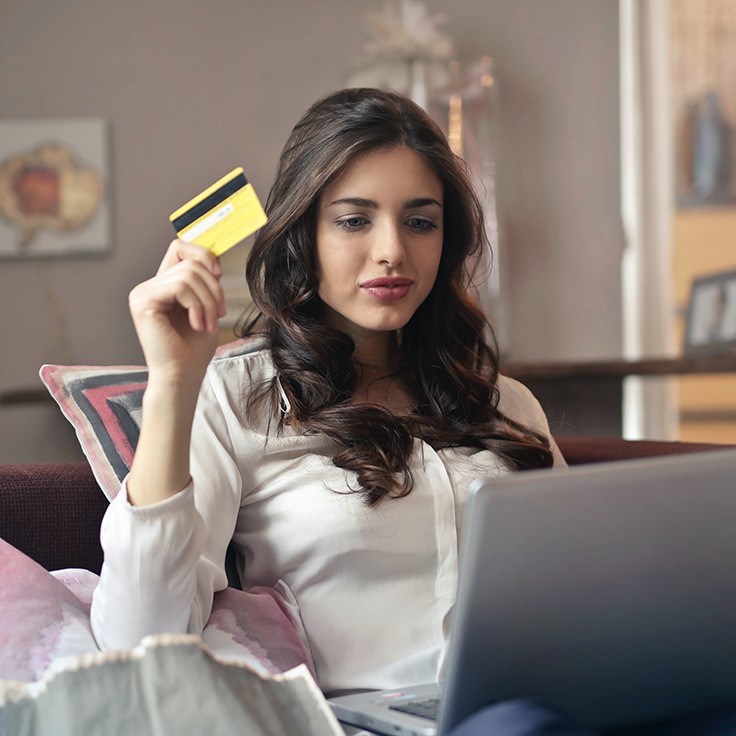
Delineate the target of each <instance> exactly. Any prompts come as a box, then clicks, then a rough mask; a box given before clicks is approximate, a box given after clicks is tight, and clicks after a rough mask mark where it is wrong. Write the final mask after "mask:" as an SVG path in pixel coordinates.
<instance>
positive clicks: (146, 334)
mask: <svg viewBox="0 0 736 736" xmlns="http://www.w3.org/2000/svg"><path fill="white" fill-rule="evenodd" d="M221 276H222V269H221V267H220V263H219V261H218V260H217V258H216V257H215V256H214V255H213V254H212V253H211V252H210V251H208V250H207V249H206V248H203V247H202V246H199V245H196V244H194V243H185V242H184V241H182V240H174V241H173V242H172V243H171V245H170V246H169V248H168V250H167V251H166V255H165V256H164V259H163V261H162V262H161V265H160V267H159V269H158V272H157V273H156V275H155V276H154V277H153V278H151V279H149V280H148V281H144V282H143V283H141V284H138V286H136V287H134V288H133V290H132V291H131V292H130V296H129V304H130V313H131V315H132V317H133V323H134V324H135V329H136V332H137V334H138V340H139V341H140V344H141V348H142V349H143V354H144V356H145V359H146V365H147V366H148V370H149V376H150V375H151V374H156V375H160V376H166V377H167V378H168V379H169V380H174V381H182V380H185V379H186V378H187V377H189V378H190V379H191V380H192V381H193V382H195V383H196V384H197V385H198V384H199V382H201V379H202V376H203V375H204V372H205V370H206V368H207V364H208V363H209V361H210V360H211V359H212V356H213V355H214V352H215V348H216V347H217V335H218V318H220V317H223V316H224V315H225V297H224V293H223V289H222V285H221V283H220V277H221Z"/></svg>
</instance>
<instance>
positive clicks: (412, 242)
mask: <svg viewBox="0 0 736 736" xmlns="http://www.w3.org/2000/svg"><path fill="white" fill-rule="evenodd" d="M443 204H444V201H443V187H442V183H441V182H440V180H439V178H438V177H437V175H436V174H435V173H434V172H433V171H432V169H431V168H430V167H429V166H428V165H427V163H426V162H425V161H424V159H423V158H422V157H421V156H420V155H419V154H417V153H416V152H414V151H413V150H412V149H410V148H405V147H396V148H389V149H380V150H377V151H373V152H371V153H367V154H365V155H364V156H361V157H359V158H358V159H356V160H355V161H353V162H352V164H350V165H349V166H348V167H347V168H346V170H345V171H344V172H343V173H342V174H341V175H340V176H339V177H338V178H337V179H336V180H335V181H334V182H333V183H332V184H331V185H330V186H328V187H327V188H326V189H325V190H324V192H323V193H322V196H321V197H320V200H319V207H318V215H317V276H318V279H319V295H320V297H321V298H322V301H323V302H324V303H325V305H326V306H327V319H328V321H329V322H330V324H332V325H333V326H335V327H336V328H338V329H340V330H342V331H343V332H345V333H347V334H348V335H350V336H351V337H352V338H353V340H355V342H356V344H359V343H360V341H361V340H363V339H365V338H366V337H368V336H371V335H373V336H375V335H374V333H376V332H389V331H392V330H397V329H400V328H402V327H404V326H405V325H406V324H407V322H408V321H409V320H410V319H411V317H412V315H413V314H414V312H415V311H416V310H417V307H419V305H420V304H421V303H422V302H423V301H424V300H425V299H426V297H427V295H428V294H429V292H430V291H431V289H432V286H433V284H434V281H435V277H436V276H437V268H438V266H439V263H440V256H441V255H442V237H443V233H442V219H443V218H442V208H443Z"/></svg>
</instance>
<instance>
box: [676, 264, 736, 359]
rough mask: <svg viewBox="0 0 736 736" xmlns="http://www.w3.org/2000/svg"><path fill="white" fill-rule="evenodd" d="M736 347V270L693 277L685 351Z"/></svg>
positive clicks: (708, 351) (722, 350)
mask: <svg viewBox="0 0 736 736" xmlns="http://www.w3.org/2000/svg"><path fill="white" fill-rule="evenodd" d="M733 349H736V271H727V272H724V273H718V274H713V275H710V276H703V277H701V278H697V279H695V280H694V281H693V284H692V289H691V291H690V303H689V304H688V310H687V324H686V329H685V347H684V352H685V353H686V354H688V355H693V354H696V355H717V354H719V353H725V352H728V351H729V350H733Z"/></svg>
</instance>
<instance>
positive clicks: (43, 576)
mask: <svg viewBox="0 0 736 736" xmlns="http://www.w3.org/2000/svg"><path fill="white" fill-rule="evenodd" d="M0 570H2V573H3V583H2V585H0V685H1V684H2V683H1V681H2V680H19V681H22V682H36V681H37V680H40V679H41V677H42V676H43V674H44V672H45V671H46V669H47V668H48V667H49V666H50V665H51V664H52V663H53V662H56V661H58V660H59V659H61V658H64V657H74V656H77V655H81V654H84V653H88V652H96V651H98V649H97V644H96V642H95V639H94V636H93V635H92V627H91V624H90V620H89V610H90V604H91V602H92V594H93V592H94V589H95V587H96V586H97V583H98V581H99V577H98V576H97V575H95V574H94V573H91V572H89V571H87V570H76V569H67V570H57V571H56V572H53V573H50V572H48V571H46V570H44V569H43V567H41V565H39V564H38V563H37V562H35V561H34V560H32V559H31V558H30V557H28V556H26V555H24V554H23V553H22V552H21V551H20V550H18V549H16V548H15V547H13V546H12V545H10V544H8V543H7V542H5V541H4V540H2V539H0ZM202 641H203V642H204V644H206V645H207V646H208V647H209V648H210V649H211V650H212V652H214V653H215V654H217V655H220V656H224V657H227V658H229V659H234V660H237V661H239V662H241V663H243V664H246V665H247V666H248V667H250V668H251V669H252V670H254V671H255V672H259V673H262V674H276V673H278V672H285V671H287V670H290V669H291V668H292V667H296V666H297V665H299V664H305V665H306V666H307V667H308V668H309V670H310V671H311V673H312V674H313V675H314V674H315V670H314V662H313V661H312V654H311V652H310V650H309V644H308V643H307V637H306V634H305V632H304V626H303V624H302V620H301V616H300V614H299V609H298V606H297V603H296V600H295V599H294V596H293V594H292V593H291V591H290V590H289V588H288V586H287V585H285V584H284V583H282V582H281V581H280V580H279V581H278V582H277V583H276V585H275V586H274V587H273V588H265V587H258V588H251V589H250V590H248V591H242V590H235V589H234V588H226V589H225V590H221V591H218V592H217V593H215V597H214V601H213V604H212V613H211V614H210V618H209V620H208V621H207V625H206V626H205V628H204V631H203V632H202ZM0 733H2V716H1V715H0Z"/></svg>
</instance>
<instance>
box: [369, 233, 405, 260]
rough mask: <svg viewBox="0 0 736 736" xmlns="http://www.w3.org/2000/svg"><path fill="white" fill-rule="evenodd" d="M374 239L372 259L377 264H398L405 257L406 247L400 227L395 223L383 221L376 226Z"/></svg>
mask: <svg viewBox="0 0 736 736" xmlns="http://www.w3.org/2000/svg"><path fill="white" fill-rule="evenodd" d="M375 236H376V241H375V243H374V245H373V260H374V261H375V263H378V264H385V265H387V266H390V267H392V268H393V267H395V266H399V265H400V264H402V263H403V262H404V260H405V259H406V247H405V244H404V240H403V234H402V232H401V227H400V225H399V224H396V223H385V225H384V227H382V228H377V229H376V232H375Z"/></svg>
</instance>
